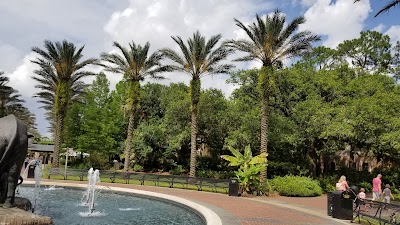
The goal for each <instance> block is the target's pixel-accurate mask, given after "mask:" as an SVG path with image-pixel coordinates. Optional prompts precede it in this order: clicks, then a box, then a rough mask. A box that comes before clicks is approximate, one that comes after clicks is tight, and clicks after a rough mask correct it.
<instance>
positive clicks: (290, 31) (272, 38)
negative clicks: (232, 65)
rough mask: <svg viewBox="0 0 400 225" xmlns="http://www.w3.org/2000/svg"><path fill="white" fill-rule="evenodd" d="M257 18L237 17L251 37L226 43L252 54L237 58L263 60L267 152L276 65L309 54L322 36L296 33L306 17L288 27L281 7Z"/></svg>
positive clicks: (261, 85)
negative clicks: (249, 21)
mask: <svg viewBox="0 0 400 225" xmlns="http://www.w3.org/2000/svg"><path fill="white" fill-rule="evenodd" d="M256 19H257V22H256V23H253V24H251V25H248V26H245V25H244V24H243V23H242V22H240V21H239V20H237V19H234V20H235V22H236V25H237V26H238V27H240V28H241V29H243V30H244V31H245V32H246V34H247V36H248V37H249V38H250V40H247V39H242V40H230V41H228V42H227V43H226V44H227V46H230V47H232V48H233V49H236V50H239V51H242V52H245V53H248V55H246V56H244V57H242V58H239V59H236V61H251V60H257V61H259V62H261V63H262V68H261V70H260V73H259V77H258V90H259V93H260V97H261V102H262V114H261V149H260V152H261V153H267V152H268V151H267V145H268V113H269V97H270V96H271V94H272V88H273V84H274V81H273V79H274V78H273V73H274V68H282V66H283V60H285V59H290V58H293V57H297V56H302V55H304V54H306V53H308V52H309V51H310V50H311V49H312V46H311V43H312V42H315V41H318V40H320V38H319V36H317V35H313V34H311V32H310V31H300V32H297V33H295V32H296V30H297V29H298V27H299V25H300V24H302V23H304V22H305V19H304V17H303V16H300V17H297V18H295V19H294V20H293V21H291V22H290V23H288V24H287V26H285V23H286V17H285V16H284V15H283V14H281V12H280V11H279V10H276V11H275V12H274V13H273V14H272V15H268V16H266V18H265V20H263V19H262V18H260V17H259V16H258V15H256ZM266 175H267V169H265V170H264V171H263V172H262V173H261V178H262V179H265V178H266Z"/></svg>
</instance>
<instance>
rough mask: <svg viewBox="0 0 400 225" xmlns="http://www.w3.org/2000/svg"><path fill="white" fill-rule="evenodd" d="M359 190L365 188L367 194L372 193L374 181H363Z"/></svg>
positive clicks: (359, 185)
mask: <svg viewBox="0 0 400 225" xmlns="http://www.w3.org/2000/svg"><path fill="white" fill-rule="evenodd" d="M358 188H359V189H360V188H364V189H365V192H371V191H372V181H370V182H368V181H362V182H360V183H359V184H358Z"/></svg>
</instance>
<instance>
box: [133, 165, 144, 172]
mask: <svg viewBox="0 0 400 225" xmlns="http://www.w3.org/2000/svg"><path fill="white" fill-rule="evenodd" d="M132 169H133V171H136V172H142V171H143V166H142V165H140V164H135V165H134V166H133V168H132Z"/></svg>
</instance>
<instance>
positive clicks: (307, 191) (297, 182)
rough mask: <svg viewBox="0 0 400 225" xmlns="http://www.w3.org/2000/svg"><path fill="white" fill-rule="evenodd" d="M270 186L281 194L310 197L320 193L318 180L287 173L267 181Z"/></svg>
mask: <svg viewBox="0 0 400 225" xmlns="http://www.w3.org/2000/svg"><path fill="white" fill-rule="evenodd" d="M269 183H270V184H271V186H272V188H273V189H274V190H275V191H277V192H278V193H279V194H280V195H283V196H299V197H312V196H319V195H321V194H322V188H321V187H320V186H319V183H318V181H316V180H313V179H312V178H310V177H301V176H293V175H287V176H284V177H275V178H274V179H272V180H270V182H269Z"/></svg>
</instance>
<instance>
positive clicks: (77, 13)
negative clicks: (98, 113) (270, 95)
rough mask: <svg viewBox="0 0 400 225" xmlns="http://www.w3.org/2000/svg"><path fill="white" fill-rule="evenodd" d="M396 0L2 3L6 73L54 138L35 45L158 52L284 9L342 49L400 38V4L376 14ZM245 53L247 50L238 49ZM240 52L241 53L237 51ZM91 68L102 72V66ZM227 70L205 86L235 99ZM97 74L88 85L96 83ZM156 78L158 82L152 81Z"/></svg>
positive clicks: (95, 52) (231, 34) (90, 52)
mask: <svg viewBox="0 0 400 225" xmlns="http://www.w3.org/2000/svg"><path fill="white" fill-rule="evenodd" d="M388 2H389V0H361V1H360V2H358V3H354V0H201V1H199V0H119V1H116V0H96V1H95V0H85V1H82V0H68V1H65V0H63V1H61V0H35V1H32V0H14V1H6V0H0V32H1V33H0V71H4V73H5V74H6V76H8V77H9V78H10V83H9V85H10V86H12V87H13V88H14V89H16V90H18V91H19V93H20V94H21V95H22V98H23V99H24V100H25V101H26V103H25V106H26V107H28V108H29V110H30V111H31V112H33V113H34V114H35V116H36V120H37V124H38V130H39V132H40V133H41V134H42V135H43V136H47V137H50V136H51V135H50V133H48V126H49V124H48V122H47V121H46V120H45V118H44V110H43V109H40V108H39V107H40V106H41V105H40V104H39V103H37V101H38V100H39V99H37V98H33V97H32V96H33V95H34V94H35V93H36V92H37V91H38V90H37V89H35V87H34V86H35V84H36V83H35V81H34V80H33V79H32V78H31V76H33V75H34V73H33V71H34V70H35V68H36V67H35V65H33V64H32V63H31V60H33V59H35V58H36V57H37V55H36V54H35V53H33V52H32V51H31V49H32V47H39V48H42V49H43V41H44V40H50V41H53V42H56V41H63V40H67V41H69V42H73V43H74V44H75V45H76V46H78V47H80V46H85V47H84V50H83V55H84V58H92V57H94V58H98V57H99V55H100V53H102V52H111V51H115V49H114V48H113V46H112V43H113V42H114V41H117V42H119V43H120V44H121V45H123V46H128V43H129V42H131V41H134V42H135V43H137V44H141V45H144V44H145V43H146V42H149V43H150V45H151V48H150V52H153V51H156V50H157V49H160V48H164V47H168V48H172V49H174V50H177V51H178V47H177V45H176V43H174V42H173V40H172V39H171V36H180V37H182V38H183V39H184V40H186V39H187V38H188V37H190V36H192V35H193V33H194V32H195V31H197V30H199V31H200V33H201V34H202V35H204V36H206V37H208V38H209V37H211V36H212V35H216V34H221V35H222V37H223V38H222V39H224V40H225V39H239V38H245V37H246V36H245V34H244V32H243V31H242V30H240V29H239V28H238V27H237V26H236V25H235V23H234V21H233V19H234V18H236V19H238V20H240V21H241V22H243V23H245V24H249V23H252V22H254V21H255V15H256V14H258V15H260V16H265V15H267V14H269V13H271V12H273V11H274V10H275V9H279V10H280V11H282V13H284V14H285V15H286V17H287V21H291V20H293V19H294V18H296V17H298V16H301V15H304V17H305V18H306V22H305V23H304V24H302V25H301V27H300V30H310V31H312V32H314V33H315V34H318V35H321V37H322V40H321V41H320V42H319V43H316V45H324V46H327V47H331V48H335V47H336V46H337V45H338V44H339V43H341V42H342V41H344V40H348V39H354V38H357V37H358V36H359V34H360V32H361V31H365V30H376V31H379V32H381V33H383V34H387V35H389V37H390V38H391V41H392V42H393V43H394V42H396V41H400V9H399V8H398V7H397V8H394V9H391V10H390V11H389V12H388V13H383V14H381V15H379V16H378V17H376V18H374V15H375V14H376V12H377V11H379V9H380V8H382V7H383V6H384V5H385V3H388ZM238 54H239V53H238ZM233 57H234V56H233ZM235 65H236V68H241V69H242V68H243V69H247V68H254V67H258V66H260V65H259V64H258V63H255V62H252V63H241V64H238V63H235ZM88 70H91V71H94V72H100V71H101V70H102V69H101V68H99V67H95V66H91V67H90V68H88ZM164 76H165V77H166V78H167V79H166V80H164V81H162V83H165V84H168V83H170V82H185V83H186V84H188V83H189V81H190V77H189V76H187V75H185V74H178V73H168V74H165V75H164ZM107 77H108V79H109V80H110V87H111V89H115V84H116V83H117V82H118V81H120V80H121V79H122V75H120V74H110V73H107ZM228 77H229V75H227V74H223V75H217V76H212V77H211V76H208V77H205V78H204V79H203V80H202V88H205V89H206V88H218V89H221V90H222V91H223V92H224V93H225V95H226V96H229V95H230V94H231V93H232V91H233V90H234V89H235V88H236V87H235V86H233V85H231V84H226V82H225V81H226V79H227V78H228ZM92 80H93V78H87V79H86V80H85V82H87V83H91V82H92ZM148 82H155V81H148Z"/></svg>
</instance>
